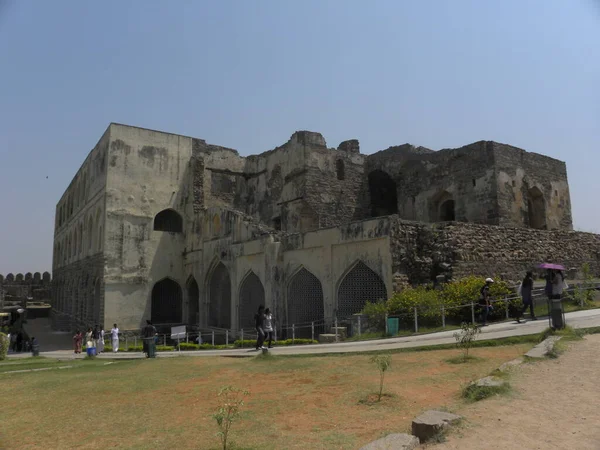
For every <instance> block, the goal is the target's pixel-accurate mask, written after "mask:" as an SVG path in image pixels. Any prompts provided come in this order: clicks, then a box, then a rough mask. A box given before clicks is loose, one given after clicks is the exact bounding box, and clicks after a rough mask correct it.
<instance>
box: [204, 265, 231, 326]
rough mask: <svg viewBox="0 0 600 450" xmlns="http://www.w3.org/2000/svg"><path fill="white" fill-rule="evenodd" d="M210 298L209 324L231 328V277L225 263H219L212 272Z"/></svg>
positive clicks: (209, 287) (209, 286)
mask: <svg viewBox="0 0 600 450" xmlns="http://www.w3.org/2000/svg"><path fill="white" fill-rule="evenodd" d="M208 298H209V304H208V325H209V326H211V327H218V328H231V278H230V277H229V271H228V270H227V268H226V267H225V265H224V264H223V263H219V264H218V265H217V267H215V269H214V270H213V272H212V275H211V277H210V283H209V285H208Z"/></svg>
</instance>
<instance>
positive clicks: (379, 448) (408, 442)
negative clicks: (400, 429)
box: [360, 433, 419, 450]
mask: <svg viewBox="0 0 600 450" xmlns="http://www.w3.org/2000/svg"><path fill="white" fill-rule="evenodd" d="M418 446H419V438H418V437H416V436H413V435H412V434H406V433H397V434H388V435H387V436H386V437H384V438H382V439H378V440H376V441H373V442H371V443H369V444H367V445H365V446H364V447H362V448H361V449H360V450H412V449H415V448H417V447H418Z"/></svg>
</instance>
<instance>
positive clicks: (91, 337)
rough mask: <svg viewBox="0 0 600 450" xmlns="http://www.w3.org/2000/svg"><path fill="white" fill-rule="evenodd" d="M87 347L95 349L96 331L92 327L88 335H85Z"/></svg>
mask: <svg viewBox="0 0 600 450" xmlns="http://www.w3.org/2000/svg"><path fill="white" fill-rule="evenodd" d="M85 347H86V348H94V347H95V345H94V331H93V330H92V327H89V328H88V330H87V333H85Z"/></svg>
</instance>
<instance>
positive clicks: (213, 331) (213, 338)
mask: <svg viewBox="0 0 600 450" xmlns="http://www.w3.org/2000/svg"><path fill="white" fill-rule="evenodd" d="M212 345H213V347H214V346H215V330H212Z"/></svg>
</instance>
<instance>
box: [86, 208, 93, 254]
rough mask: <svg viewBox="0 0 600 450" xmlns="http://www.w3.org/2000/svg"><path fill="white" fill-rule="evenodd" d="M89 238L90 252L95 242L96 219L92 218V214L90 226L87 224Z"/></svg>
mask: <svg viewBox="0 0 600 450" xmlns="http://www.w3.org/2000/svg"><path fill="white" fill-rule="evenodd" d="M87 239H88V243H87V244H88V245H87V250H88V253H92V248H93V243H94V221H93V219H92V216H89V217H88V226H87Z"/></svg>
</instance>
